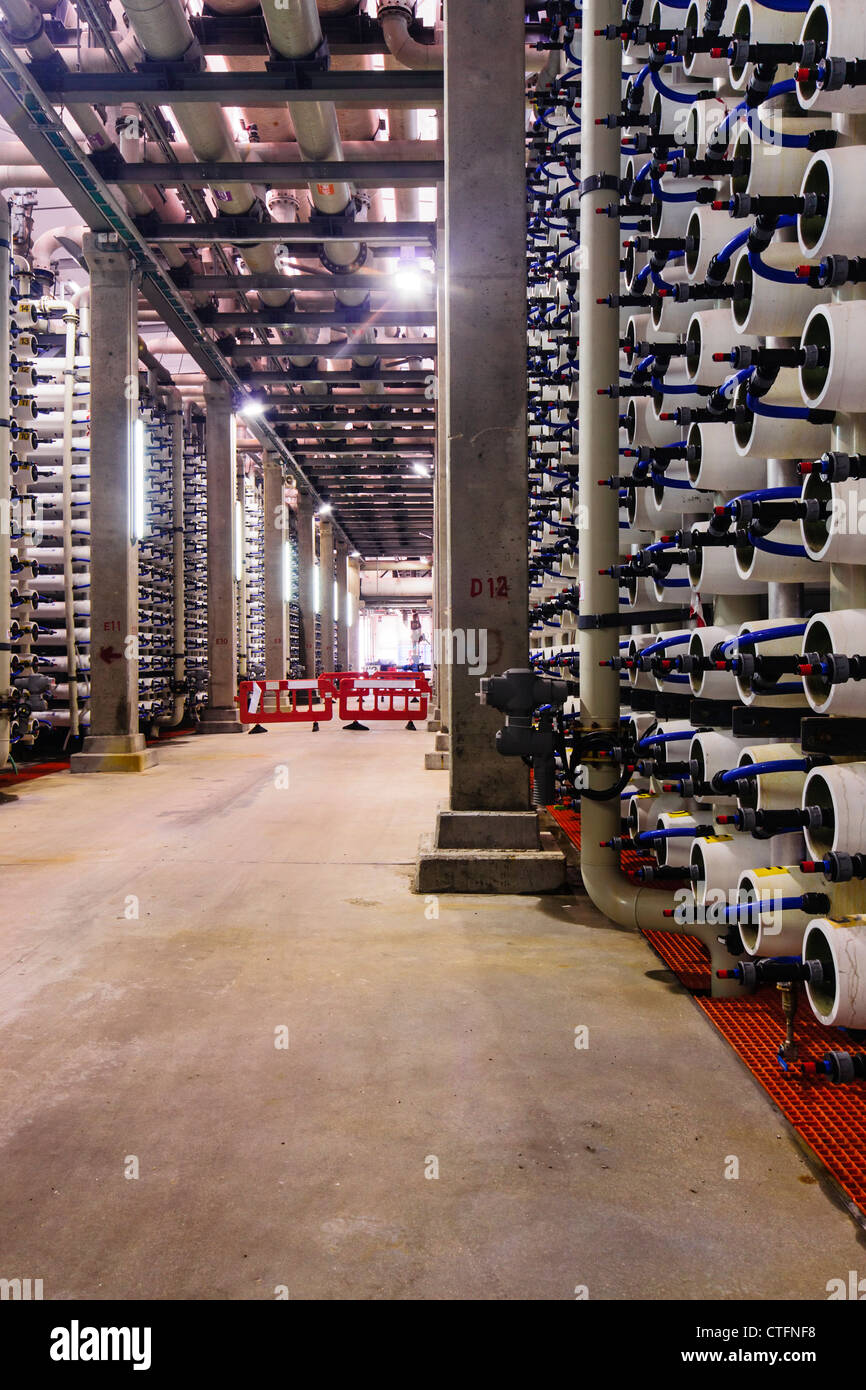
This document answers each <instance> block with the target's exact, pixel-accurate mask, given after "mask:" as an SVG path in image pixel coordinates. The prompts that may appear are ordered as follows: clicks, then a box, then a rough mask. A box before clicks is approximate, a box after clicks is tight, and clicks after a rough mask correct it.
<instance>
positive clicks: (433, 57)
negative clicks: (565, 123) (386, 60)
mask: <svg viewBox="0 0 866 1390" xmlns="http://www.w3.org/2000/svg"><path fill="white" fill-rule="evenodd" d="M319 8H320V9H321V8H322V6H321V5H320V6H319ZM378 17H379V23H380V24H381V25H382V34H383V37H384V39H385V42H386V44H387V45H388V52H389V53H390V54H391V57H392V58H396V60H397V62H398V63H402V64H403V66H404V67H405V68H426V69H433V68H441V67H443V66H444V62H445V49H444V46H443V45H442V44H441V43H436V44H426V43H418V41H417V39H413V38H412V35H411V34H410V33H409V25H410V24H411V22H412V20H413V19H414V18H415V0H378ZM618 56H619V54H618V53H617V57H618ZM611 109H614V108H611Z"/></svg>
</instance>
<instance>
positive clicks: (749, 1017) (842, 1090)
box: [548, 806, 866, 1214]
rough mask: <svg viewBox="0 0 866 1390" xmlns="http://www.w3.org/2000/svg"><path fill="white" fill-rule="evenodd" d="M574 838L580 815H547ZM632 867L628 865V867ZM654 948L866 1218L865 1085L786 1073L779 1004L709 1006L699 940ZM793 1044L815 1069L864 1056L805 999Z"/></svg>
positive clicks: (760, 995)
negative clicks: (830, 1056) (838, 1055)
mask: <svg viewBox="0 0 866 1390" xmlns="http://www.w3.org/2000/svg"><path fill="white" fill-rule="evenodd" d="M548 810H549V812H550V814H551V816H552V817H553V818H554V820H556V821H557V823H558V824H559V825H561V826H562V828H563V830H564V831H565V832H566V834H567V835H568V836H569V838H570V839H571V840H572V841H573V842H574V843H575V844H576V845H579V844H580V814H579V812H576V811H573V810H571V809H570V808H560V807H553V806H550V807H548ZM622 860H623V868H624V869H625V870H626V872H627V871H628V867H632V868H633V867H634V866H635V864H636V863H638V862H640V860H639V859H638V857H637V856H636V855H635V854H634V852H633V851H631V852H629V851H626V852H624V853H623V856H622ZM629 860H630V861H632V863H631V865H629V862H628V861H629ZM643 935H644V936H645V937H646V939H647V941H648V942H649V944H650V946H652V948H653V950H654V951H655V952H656V954H657V955H658V956H660V957H661V959H662V960H663V961H664V963H665V965H666V966H667V967H668V969H669V970H671V971H673V973H674V974H675V975H676V977H677V979H678V980H679V981H680V984H682V985H683V986H684V987H685V988H686V989H688V990H690V991H691V992H692V994H693V995H694V997H695V1002H696V1003H697V1004H698V1005H699V1006H700V1008H701V1009H703V1011H704V1013H705V1014H706V1015H707V1017H708V1018H709V1019H710V1021H711V1022H712V1023H713V1024H714V1025H715V1027H716V1028H717V1029H718V1031H719V1032H720V1033H721V1035H722V1037H723V1038H724V1039H725V1041H726V1042H727V1043H729V1044H730V1046H731V1047H732V1048H733V1049H734V1051H735V1052H736V1053H737V1055H738V1057H739V1058H740V1061H741V1062H743V1063H745V1065H746V1066H747V1067H748V1068H749V1070H750V1072H751V1073H752V1075H753V1076H754V1077H755V1079H756V1080H757V1081H758V1082H759V1083H760V1085H761V1086H762V1087H763V1088H764V1090H765V1091H766V1092H767V1094H768V1095H769V1097H770V1099H771V1100H772V1101H773V1102H774V1104H775V1105H777V1106H778V1108H779V1110H781V1112H782V1114H783V1115H784V1116H785V1119H786V1120H787V1121H788V1123H789V1124H790V1125H792V1126H793V1128H794V1129H795V1130H796V1131H797V1133H798V1135H799V1136H800V1138H801V1139H802V1140H803V1142H804V1143H805V1144H806V1145H807V1146H808V1148H810V1149H811V1150H812V1152H813V1154H814V1155H815V1157H816V1158H817V1159H818V1161H819V1162H820V1163H822V1164H823V1165H824V1167H825V1168H826V1170H827V1172H828V1173H829V1175H830V1176H831V1178H832V1179H833V1180H834V1181H835V1183H836V1184H837V1185H838V1186H839V1187H840V1188H841V1189H842V1191H843V1192H844V1193H845V1195H846V1196H847V1197H848V1198H849V1199H850V1201H852V1202H853V1203H854V1205H855V1206H857V1207H858V1208H859V1209H860V1211H861V1212H863V1213H864V1214H866V1082H863V1081H855V1082H852V1083H851V1084H849V1085H845V1086H834V1085H832V1083H831V1082H829V1081H828V1080H827V1079H826V1078H824V1077H814V1076H803V1075H802V1074H801V1072H800V1069H799V1066H798V1065H795V1067H794V1069H793V1070H791V1071H785V1070H784V1069H783V1067H782V1065H781V1063H780V1062H779V1058H778V1055H777V1054H778V1048H779V1044H780V1042H781V1041H782V1039H783V1038H784V1036H785V1024H784V1020H783V1018H782V1007H781V1002H780V1000H779V996H778V993H777V991H776V990H774V989H760V990H758V992H757V993H756V994H747V995H744V996H743V998H742V999H711V998H710V997H709V989H710V960H709V954H708V952H707V950H706V947H705V946H704V945H703V943H702V942H700V941H698V939H697V938H696V937H694V936H685V935H682V934H681V933H679V932H666V931H645V932H644V933H643ZM796 1037H797V1041H798V1043H799V1045H800V1060H801V1061H804V1062H806V1061H818V1060H819V1059H820V1058H821V1057H823V1056H824V1054H825V1053H826V1052H832V1051H835V1050H837V1049H838V1050H840V1051H844V1052H852V1051H860V1050H862V1047H863V1044H862V1042H858V1041H857V1040H856V1039H855V1038H854V1037H852V1036H851V1035H850V1034H849V1033H846V1032H845V1031H844V1029H841V1028H824V1027H822V1026H821V1024H820V1023H818V1021H817V1020H816V1019H815V1018H814V1016H813V1014H812V1011H811V1009H810V1008H809V1004H808V1001H807V1000H806V998H805V995H803V994H801V996H800V1003H799V1007H798V1009H797V1023H796Z"/></svg>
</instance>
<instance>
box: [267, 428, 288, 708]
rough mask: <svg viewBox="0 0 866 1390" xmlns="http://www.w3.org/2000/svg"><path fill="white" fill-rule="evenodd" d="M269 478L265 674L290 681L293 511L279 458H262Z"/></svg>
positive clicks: (269, 456)
mask: <svg viewBox="0 0 866 1390" xmlns="http://www.w3.org/2000/svg"><path fill="white" fill-rule="evenodd" d="M262 465H263V469H264V479H265V518H264V520H265V675H266V676H267V678H268V680H272V681H282V680H285V679H286V663H287V660H288V641H287V637H286V593H285V564H284V551H285V547H286V545H287V543H288V535H289V509H288V506H287V504H286V501H285V484H284V483H283V470H282V467H281V465H280V461H279V459H277V458H275V457H274V455H273V454H269V453H267V452H265V453H264V454H263V455H262Z"/></svg>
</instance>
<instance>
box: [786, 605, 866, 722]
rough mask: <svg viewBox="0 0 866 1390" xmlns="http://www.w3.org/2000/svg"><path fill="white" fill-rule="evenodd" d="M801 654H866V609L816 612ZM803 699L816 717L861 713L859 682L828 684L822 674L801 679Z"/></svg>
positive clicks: (811, 619) (861, 702)
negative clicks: (803, 692)
mask: <svg viewBox="0 0 866 1390" xmlns="http://www.w3.org/2000/svg"><path fill="white" fill-rule="evenodd" d="M802 643H803V652H804V653H806V652H817V653H818V655H819V656H821V657H824V656H829V655H830V654H831V653H832V652H836V653H838V654H840V655H843V656H859V655H866V610H864V609H862V608H839V609H836V610H835V611H833V612H829V613H816V614H814V616H813V617H811V618H810V619H809V623H808V625H807V627H806V631H805V633H804V634H803V637H802ZM803 688H804V690H805V692H806V699H807V700H808V701H809V704H810V705H811V707H812V709H813V710H815V712H816V714H853V715H858V716H861V715H862V714H863V701H864V696H863V687H862V685H861V683H860V682H859V681H850V680H849V681H843V682H840V683H839V684H838V685H831V684H830V683H829V682H828V681H827V680H826V678H825V677H824V676H823V675H812V676H804V677H803Z"/></svg>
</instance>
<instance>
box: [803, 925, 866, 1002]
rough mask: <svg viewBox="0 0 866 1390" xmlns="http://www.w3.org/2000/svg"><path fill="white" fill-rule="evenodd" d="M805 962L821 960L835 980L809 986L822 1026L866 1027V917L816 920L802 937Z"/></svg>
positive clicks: (810, 999) (807, 991)
mask: <svg viewBox="0 0 866 1390" xmlns="http://www.w3.org/2000/svg"><path fill="white" fill-rule="evenodd" d="M801 950H802V956H803V959H804V960H819V961H820V962H821V963H822V964H823V965H825V966H826V967H828V968H829V971H831V972H832V981H831V982H830V983H825V984H821V985H814V984H810V983H807V984H806V995H807V997H808V1000H809V1003H810V1005H811V1006H812V1012H813V1014H814V1015H815V1017H816V1018H817V1020H818V1022H819V1023H824V1024H826V1025H827V1026H828V1027H832V1026H835V1027H837V1028H863V1027H866V917H864V916H862V915H858V914H854V915H852V916H850V917H841V918H839V919H833V918H829V917H816V918H815V919H814V921H812V922H810V923H809V925H808V926H807V927H806V930H805V932H804V934H803V945H802V948H801Z"/></svg>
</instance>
